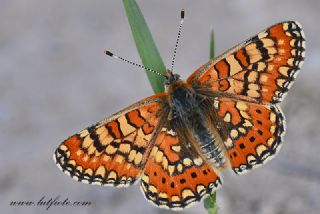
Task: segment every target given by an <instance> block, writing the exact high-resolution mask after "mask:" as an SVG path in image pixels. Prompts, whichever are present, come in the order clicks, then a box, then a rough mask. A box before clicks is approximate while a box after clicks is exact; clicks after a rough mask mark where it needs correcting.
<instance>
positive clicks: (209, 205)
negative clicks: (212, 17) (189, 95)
mask: <svg viewBox="0 0 320 214" xmlns="http://www.w3.org/2000/svg"><path fill="white" fill-rule="evenodd" d="M210 59H214V32H213V29H212V30H211V33H210ZM203 203H204V207H205V208H206V210H207V211H208V213H209V214H217V213H218V209H217V201H216V192H214V193H212V194H211V195H210V196H209V197H208V198H206V199H205V200H204V202H203Z"/></svg>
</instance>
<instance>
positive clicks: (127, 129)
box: [54, 94, 163, 187]
mask: <svg viewBox="0 0 320 214" xmlns="http://www.w3.org/2000/svg"><path fill="white" fill-rule="evenodd" d="M162 98H163V97H162V96H161V94H160V95H155V96H152V97H150V98H147V99H144V100H142V101H140V102H138V103H136V104H133V105H131V106H130V107H128V108H126V109H124V110H123V111H120V112H118V113H116V114H115V115H113V116H111V117H109V118H106V119H105V120H102V121H100V122H98V123H97V124H95V125H93V126H90V127H89V128H86V129H84V130H82V131H80V132H79V133H77V134H75V135H73V136H71V137H69V138H68V139H67V140H65V141H64V142H63V143H62V144H61V145H60V146H59V147H58V148H57V150H56V151H55V153H54V159H55V162H56V164H57V165H58V167H59V168H60V169H61V170H62V171H63V172H64V173H66V174H67V175H69V176H71V177H72V178H74V179H75V180H77V181H80V182H83V183H88V184H96V185H104V186H117V187H122V186H124V187H125V186H129V185H130V184H132V183H134V182H135V181H136V180H137V179H139V177H140V174H141V173H142V169H143V165H144V162H145V160H146V158H147V157H146V156H148V152H149V151H148V149H150V148H149V147H150V145H151V144H150V141H151V139H152V137H153V135H154V134H155V132H156V130H157V126H158V123H159V121H160V111H161V105H162ZM149 153H150V152H149Z"/></svg>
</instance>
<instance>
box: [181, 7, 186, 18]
mask: <svg viewBox="0 0 320 214" xmlns="http://www.w3.org/2000/svg"><path fill="white" fill-rule="evenodd" d="M184 16H185V9H182V10H181V19H184Z"/></svg>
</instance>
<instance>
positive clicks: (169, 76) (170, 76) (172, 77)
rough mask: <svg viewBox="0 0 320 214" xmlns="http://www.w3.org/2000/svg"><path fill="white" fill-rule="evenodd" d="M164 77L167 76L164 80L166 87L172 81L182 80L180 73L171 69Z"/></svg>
mask: <svg viewBox="0 0 320 214" xmlns="http://www.w3.org/2000/svg"><path fill="white" fill-rule="evenodd" d="M164 77H165V78H166V79H165V81H164V84H165V86H166V87H168V86H169V85H171V84H172V83H174V82H176V81H178V80H180V75H179V74H174V73H172V71H170V70H169V69H168V70H167V71H166V73H165V74H164Z"/></svg>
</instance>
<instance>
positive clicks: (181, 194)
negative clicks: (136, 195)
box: [141, 128, 221, 210]
mask: <svg viewBox="0 0 320 214" xmlns="http://www.w3.org/2000/svg"><path fill="white" fill-rule="evenodd" d="M220 184H221V181H220V178H219V177H218V175H217V174H216V173H215V171H214V170H213V168H212V167H211V166H210V165H209V164H208V163H206V161H204V160H203V159H202V158H201V157H200V156H199V155H198V154H190V152H188V150H187V148H186V144H185V142H181V141H180V140H179V136H178V135H177V133H176V132H175V131H173V130H172V129H166V128H163V129H162V131H161V132H160V133H159V135H158V136H157V139H156V142H155V145H154V147H153V149H152V151H151V155H150V157H149V159H148V162H147V163H146V166H145V169H144V172H143V175H142V177H141V190H142V191H143V193H144V194H145V196H146V199H147V200H148V201H150V202H151V203H152V204H154V205H156V206H159V207H163V208H169V209H173V210H181V209H183V208H185V207H188V206H190V205H192V204H194V203H195V202H198V201H200V200H201V199H203V198H204V197H206V196H208V195H209V194H210V193H211V192H213V191H215V190H216V189H217V188H218V187H219V185H220Z"/></svg>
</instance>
